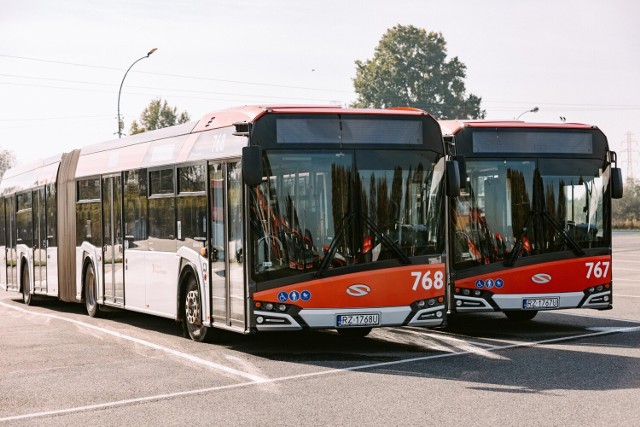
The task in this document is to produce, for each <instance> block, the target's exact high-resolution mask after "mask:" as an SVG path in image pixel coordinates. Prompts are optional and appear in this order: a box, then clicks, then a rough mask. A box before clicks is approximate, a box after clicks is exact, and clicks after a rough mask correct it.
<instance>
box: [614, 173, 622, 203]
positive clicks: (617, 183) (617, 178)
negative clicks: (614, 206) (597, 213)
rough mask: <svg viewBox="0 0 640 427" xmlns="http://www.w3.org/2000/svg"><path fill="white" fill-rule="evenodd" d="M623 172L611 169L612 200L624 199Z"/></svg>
mask: <svg viewBox="0 0 640 427" xmlns="http://www.w3.org/2000/svg"><path fill="white" fill-rule="evenodd" d="M622 187H623V185H622V170H621V169H620V168H611V198H612V199H622V190H623V188H622Z"/></svg>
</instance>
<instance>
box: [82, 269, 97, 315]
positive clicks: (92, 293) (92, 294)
mask: <svg viewBox="0 0 640 427" xmlns="http://www.w3.org/2000/svg"><path fill="white" fill-rule="evenodd" d="M84 305H85V307H86V308H87V314H88V315H89V316H91V317H99V315H100V307H99V306H98V298H97V295H96V272H95V271H94V269H93V264H89V265H88V266H87V269H86V270H85V272H84Z"/></svg>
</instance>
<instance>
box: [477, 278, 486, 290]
mask: <svg viewBox="0 0 640 427" xmlns="http://www.w3.org/2000/svg"><path fill="white" fill-rule="evenodd" d="M476 288H478V289H482V288H484V280H482V279H478V280H476Z"/></svg>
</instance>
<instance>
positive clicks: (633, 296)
mask: <svg viewBox="0 0 640 427" xmlns="http://www.w3.org/2000/svg"><path fill="white" fill-rule="evenodd" d="M613 295H614V296H616V297H625V298H640V295H625V294H616V293H615V292H614V294H613Z"/></svg>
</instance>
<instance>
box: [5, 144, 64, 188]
mask: <svg viewBox="0 0 640 427" xmlns="http://www.w3.org/2000/svg"><path fill="white" fill-rule="evenodd" d="M61 159H62V154H58V155H55V156H51V157H48V158H46V159H42V160H37V161H35V162H31V163H27V164H25V165H20V166H16V167H14V168H11V169H7V171H6V172H5V173H4V175H3V176H2V182H0V195H4V194H9V193H13V192H16V191H22V190H23V189H25V188H32V187H38V186H41V185H46V184H50V183H52V182H55V180H56V176H57V174H58V165H59V164H60V160H61Z"/></svg>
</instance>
